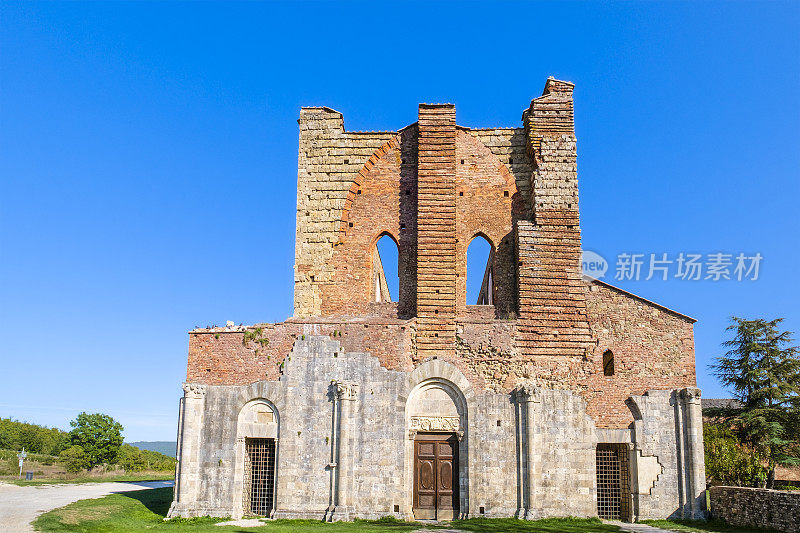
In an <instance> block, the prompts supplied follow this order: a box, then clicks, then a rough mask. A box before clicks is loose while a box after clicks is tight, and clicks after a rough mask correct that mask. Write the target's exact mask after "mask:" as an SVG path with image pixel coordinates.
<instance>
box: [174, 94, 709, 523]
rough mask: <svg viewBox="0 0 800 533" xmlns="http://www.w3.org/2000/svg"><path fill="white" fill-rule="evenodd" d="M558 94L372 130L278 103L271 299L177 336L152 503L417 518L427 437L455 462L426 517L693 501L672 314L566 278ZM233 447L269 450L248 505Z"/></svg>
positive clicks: (683, 361)
mask: <svg viewBox="0 0 800 533" xmlns="http://www.w3.org/2000/svg"><path fill="white" fill-rule="evenodd" d="M572 91H573V85H572V84H571V83H567V82H562V81H557V80H554V79H552V78H551V79H549V80H548V81H547V83H546V85H545V89H544V94H543V95H542V96H540V97H538V98H535V99H533V101H532V102H531V103H530V105H529V107H528V108H527V109H526V110H525V111H524V113H523V114H522V124H521V127H519V128H487V129H470V128H467V127H463V126H459V125H457V122H456V109H455V107H454V106H453V105H451V104H420V106H419V109H418V113H419V114H418V121H417V122H415V123H414V124H411V125H409V126H406V127H405V128H403V129H401V130H398V131H393V132H348V131H346V130H345V128H344V121H343V118H342V115H341V114H340V113H338V112H336V111H333V110H332V109H328V108H324V107H323V108H303V109H302V110H301V112H300V120H299V126H300V148H299V154H298V186H297V195H298V196H297V235H296V244H295V285H294V288H295V291H294V316H293V317H292V318H290V319H288V320H287V321H285V322H283V323H280V324H257V325H253V326H233V325H231V326H228V327H224V328H216V327H215V328H206V329H197V330H194V331H191V332H189V361H188V368H187V380H186V381H187V383H185V384H184V392H185V394H184V397H183V398H182V399H181V403H180V417H179V424H178V425H179V430H178V468H177V472H176V486H175V500H174V502H173V505H172V507H171V509H170V512H169V516H170V517H173V516H200V515H214V516H234V517H241V516H243V515H246V514H250V513H251V512H253V511H256V514H260V515H269V516H271V517H274V518H315V519H324V520H349V519H351V518H355V517H361V518H378V517H381V516H386V515H391V516H394V517H396V518H401V519H420V518H431V517H432V515H431V514H430V513H431V512H432V511H431V509H430V508H429V507H425V506H420V505H418V503H419V502H418V499H417V497H416V496H415V494H416V492H415V491H416V490H417V488H418V486H417V485H416V481H415V479H416V477H415V476H416V472H418V467H420V468H421V466H420V465H421V463H420V462H419V458H418V457H416V456H415V454H416V452H415V450H417V449H418V448H417V447H416V446H417V444H418V443H420V442H422V441H426V442H428V443H430V442H432V441H431V438H438V437H437V436H442V434H445V435H447V438H448V439H450V440H449V441H448V442H451V444H452V446H454V448H453V453H454V455H453V456H452V457H457V461H456V462H455V463H454V464H453V465H452V467H451V468H452V470H451V473H453V475H454V478H457V479H454V481H453V487H454V492H453V494H452V500H448V501H450V502H451V503H450V504H447V505H444V504H442V505H443V506H442V507H441V508H440V507H439V506H438V504H437V505H436V511H435V513H436V517H437V518H444V519H448V518H450V517H454V516H458V517H461V518H465V517H469V516H487V517H508V516H517V517H519V518H526V519H535V518H543V517H550V516H598V514H600V513H599V504H600V502H601V501H605V502H607V501H609V499H613V498H618V503H619V509H620V510H622V509H625V512H624V513H623V512H621V511H620V513H619V516H617V517H610V516H605V517H607V518H621V519H628V520H631V519H635V518H637V517H638V518H666V517H682V518H688V517H693V518H699V517H702V516H703V515H704V498H703V487H704V480H705V473H704V465H703V439H702V415H701V408H700V391H699V390H697V389H696V388H694V384H695V363H694V340H693V332H692V325H693V323H694V320H693V319H691V318H689V317H687V316H685V315H682V314H680V313H677V312H675V311H672V310H670V309H666V308H664V307H663V306H660V305H658V304H655V303H653V302H650V301H647V300H645V299H643V298H640V297H638V296H635V295H633V294H630V293H628V292H626V291H623V290H621V289H618V288H615V287H613V286H611V285H608V284H606V283H604V282H602V281H597V280H586V279H584V278H582V276H581V265H580V261H581V234H580V217H579V210H578V180H577V166H576V161H577V153H576V139H575V133H574V126H573V102H572ZM384 236H389V237H390V238H391V239H392V240H394V242H395V243H396V244H397V246H398V273H397V274H398V277H399V294H398V295H392V296H396V297H397V298H396V299H397V301H387V300H388V298H387V292H388V290H387V288H386V287H387V284H386V277H385V275H393V273H389V272H385V271H384V270H383V267H384V266H385V265H383V263H382V261H379V260H378V259H379V255H378V252H377V247H376V244H377V242H378V240H379V239H380V238H382V237H384ZM475 238H485V239H486V240H487V241H488V242H489V244H490V245H491V252H490V260H489V261H487V269H486V273H485V274H484V277H483V282H484V283H483V286H482V289H481V296H480V298H479V302H480V303H481V305H473V304H476V302H468V301H467V300H466V287H467V252H468V248H469V245H470V243H471V242H472V241H473V239H475ZM612 362H613V372H610V369H611V366H612V365H611V363H612ZM607 374H613V375H607ZM253 439H258V441H254V440H253ZM254 442H261V443H262V444H263V445H264V446H267V444H266V443H269V446H274V450H275V452H274V453H275V455H274V456H273V458H274V461H275V463H274V472H273V474H274V475H272V476H271V477H270V476H266V477H259V479H261V480H267V479H269V480H271V483H272V488H273V489H274V490H272V492H271V494H272V501H271V502H270V505H269V509H268V512H267V511H266V510H265V509H264V508H261V507H259V508H258V509H255V510H254V509H253V508H252V507H251V506H250V504H249V503H248V502H249V501H250V500H249V498H250V497H251V496H252V495H253V492H252V491H253V490H254V489H253V488H252V486H251V487H250V488H248V483H247V482H246V478H247V476H248V475H252V468H254V467H253V465H252V464H250V465H249V466H248V464H249V463H248V460H247V457H249V455H248V454H249V453H250V451H248V450H249V448H248V445H252V444H253V443H254ZM451 444H448V445H447V446H448V447H449V446H451ZM437 446H438V445H437ZM456 449H457V453H455V450H456ZM600 450H615V451H614V453H615V454H618V455H617V458H618V460H619V461H620V462H619V465H620V466H619V483H620V484H619V487H618V488H617V489H615V490H616V492H614V490H612V489H610V488H608V487H606V486H605V485H607V484H608V480H607V479H606V477H605V476H607V475H608V472H610V470H607V469H608V468H610V467H608V466H607V465H605V464H602V465H601V463H600V462H599V461H598V451H600ZM437 453H438V452H437ZM609 460H610V459H609ZM623 465H624V466H623ZM601 467H602V468H604V469H606V470H602V469H601ZM598 472H600V474H599V475H600V477H603V480H604V481H603V485H604V486H603V487H601V486H600V485H601V483H599V482H598ZM604 472H605V473H604ZM248 473H249V474H248ZM437 475H442V474H437ZM249 479H252V477H251V478H249ZM455 488H457V489H458V490H455ZM437 490H438V489H437ZM256 492H257V493H258V494H262V495H263V494H266V492H265V491H262V489H261V488H258V487H257V490H256ZM615 494H616V496H615ZM447 497H449V496H447ZM436 501H439V500H436ZM262 503H263V502H262ZM604 505H605V504H604ZM607 507H608V506H607V505H605V506H604V509H605V508H607ZM440 512H441V513H444V514H442V515H440V514H439V513H440ZM455 513H457V514H455ZM603 513H605V511H603Z"/></svg>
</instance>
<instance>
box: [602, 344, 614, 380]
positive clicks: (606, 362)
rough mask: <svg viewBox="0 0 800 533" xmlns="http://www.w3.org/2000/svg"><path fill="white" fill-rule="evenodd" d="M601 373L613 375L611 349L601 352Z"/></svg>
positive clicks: (612, 354)
mask: <svg viewBox="0 0 800 533" xmlns="http://www.w3.org/2000/svg"><path fill="white" fill-rule="evenodd" d="M603 375H606V376H613V375H614V353H613V352H612V351H611V350H606V351H605V352H603Z"/></svg>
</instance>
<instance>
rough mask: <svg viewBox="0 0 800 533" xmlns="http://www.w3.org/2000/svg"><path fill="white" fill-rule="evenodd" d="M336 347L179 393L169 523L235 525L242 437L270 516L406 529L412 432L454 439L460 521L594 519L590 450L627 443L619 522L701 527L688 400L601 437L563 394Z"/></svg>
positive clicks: (299, 345) (310, 348)
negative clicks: (262, 373) (273, 373)
mask: <svg viewBox="0 0 800 533" xmlns="http://www.w3.org/2000/svg"><path fill="white" fill-rule="evenodd" d="M311 331H312V330H311V329H310V328H309V333H310V332H311ZM340 350H341V347H340V345H339V342H338V341H335V340H332V339H331V338H330V337H324V336H315V335H305V336H303V338H301V339H298V340H297V341H296V343H295V345H294V349H293V351H292V352H291V354H290V355H289V357H288V358H287V360H286V365H285V369H284V373H283V376H282V377H281V378H280V380H279V381H260V382H257V383H253V384H251V385H247V386H212V385H193V384H186V385H185V386H184V390H185V395H184V398H183V399H182V400H181V409H180V413H181V415H180V425H179V441H178V446H179V465H178V469H177V479H176V491H175V501H174V503H173V505H172V508H171V510H170V516H201V515H211V516H233V517H240V516H242V515H246V514H247V512H246V511H245V510H244V509H243V506H242V502H243V501H244V495H243V487H242V478H243V471H244V458H243V456H244V439H246V438H251V437H257V438H274V439H275V442H276V468H275V470H276V472H275V492H274V506H273V512H272V516H273V517H280V518H315V519H327V520H349V519H352V518H356V517H360V518H378V517H381V516H387V515H390V516H395V517H398V518H404V519H412V518H413V516H414V514H413V509H412V484H413V476H414V472H413V464H412V463H413V457H412V455H413V441H414V437H415V435H416V434H417V432H422V431H446V432H448V433H455V434H456V435H458V438H459V444H458V451H459V453H458V455H459V462H458V484H459V489H460V490H459V498H460V501H459V509H460V515H461V516H462V517H467V516H470V517H474V516H488V517H508V516H518V517H520V518H542V517H551V516H596V515H597V509H596V482H595V479H596V471H595V448H596V445H597V443H598V442H603V443H624V444H626V445H628V449H629V453H630V477H631V483H630V490H631V494H630V498H631V503H632V507H633V516H632V517H631V518H637V517H640V518H665V517H668V516H684V517H688V516H701V515H702V514H703V510H704V506H703V503H704V502H703V499H702V498H701V494H702V489H703V488H704V484H703V481H704V470H703V449H702V434H701V433H698V431H699V428H700V427H701V423H702V419H701V413H700V408H699V403H698V402H699V391H698V390H697V389H683V390H680V391H678V390H673V391H649V392H648V393H646V394H645V395H643V396H638V397H632V398H630V400H629V402H628V403H629V407H630V408H631V410H632V412H633V414H634V419H635V422H634V424H633V425H632V427H631V428H629V429H622V430H619V429H618V430H608V429H598V428H596V427H595V424H594V422H593V421H592V419H591V418H590V417H589V416H588V415H587V414H586V412H585V402H584V400H583V399H582V398H581V397H580V396H578V395H577V394H575V393H573V392H571V391H567V390H551V389H540V388H537V387H533V386H530V385H523V386H521V387H518V388H517V389H516V390H515V391H514V392H512V393H511V394H503V393H496V392H476V391H475V390H473V388H472V386H471V385H470V383H469V381H468V380H467V379H466V378H465V377H464V376H463V375H462V374H461V373H460V372H459V371H458V370H457V369H456V368H455V367H454V366H452V365H451V364H449V363H446V362H444V361H442V360H438V359H432V360H428V361H426V362H424V363H422V364H421V365H419V366H418V367H417V368H416V369H414V370H413V371H412V372H402V371H395V370H387V369H385V368H383V367H382V366H381V365H380V364H379V362H378V360H377V358H375V357H373V356H371V355H370V354H366V353H344V352H342V351H340Z"/></svg>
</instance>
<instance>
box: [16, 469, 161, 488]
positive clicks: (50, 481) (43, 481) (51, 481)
mask: <svg viewBox="0 0 800 533" xmlns="http://www.w3.org/2000/svg"><path fill="white" fill-rule="evenodd" d="M173 479H175V474H174V473H173V472H164V473H158V472H156V473H151V474H142V475H139V474H119V475H104V476H78V477H72V478H70V477H66V478H62V477H57V478H48V477H43V478H39V479H33V480H31V481H25V480H24V479H0V481H2V482H4V483H12V484H14V485H19V486H20V487H27V486H29V485H56V484H64V483H69V484H71V483H111V482H115V481H166V480H173Z"/></svg>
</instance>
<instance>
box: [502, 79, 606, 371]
mask: <svg viewBox="0 0 800 533" xmlns="http://www.w3.org/2000/svg"><path fill="white" fill-rule="evenodd" d="M572 89H573V85H572V84H571V83H568V82H562V81H557V80H554V79H552V78H550V79H548V80H547V84H546V85H545V90H544V94H543V95H542V96H540V97H539V98H535V99H534V100H533V101H532V102H531V105H530V108H529V109H528V111H526V112H525V114H524V117H523V118H524V121H525V133H526V139H527V143H528V144H527V147H528V152H529V155H530V157H531V160H532V162H533V175H532V177H531V182H532V186H531V203H532V205H533V220H531V221H527V220H525V221H523V220H521V221H519V222H518V223H517V225H516V243H517V253H518V259H519V266H518V293H519V318H520V324H519V328H518V331H517V346H518V350H519V352H520V354H521V355H522V356H525V357H534V356H546V357H549V356H556V355H557V356H569V357H580V356H583V355H584V353H585V350H586V349H587V348H588V347H589V345H590V343H591V339H590V338H589V327H588V323H587V318H586V308H585V302H584V293H583V286H582V280H581V267H580V261H581V236H580V223H579V216H578V174H577V152H576V141H575V131H574V121H573V102H572Z"/></svg>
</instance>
